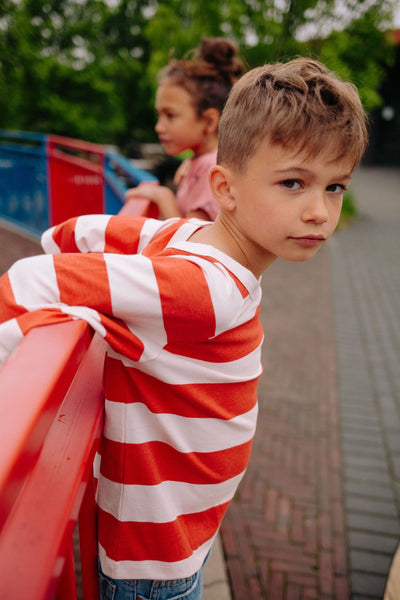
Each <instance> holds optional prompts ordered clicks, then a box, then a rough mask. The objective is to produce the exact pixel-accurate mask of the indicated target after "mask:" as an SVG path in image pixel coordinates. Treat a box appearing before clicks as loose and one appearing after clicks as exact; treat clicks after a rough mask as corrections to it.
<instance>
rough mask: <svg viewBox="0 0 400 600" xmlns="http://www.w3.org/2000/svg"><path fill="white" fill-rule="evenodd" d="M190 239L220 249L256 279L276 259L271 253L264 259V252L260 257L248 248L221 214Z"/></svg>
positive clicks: (252, 249) (254, 250) (255, 251)
mask: <svg viewBox="0 0 400 600" xmlns="http://www.w3.org/2000/svg"><path fill="white" fill-rule="evenodd" d="M190 241H191V242H194V243H199V244H208V245H210V246H213V247H214V248H216V249H217V250H221V252H224V254H227V255H228V256H230V257H231V258H233V259H234V260H236V262H238V263H239V264H241V265H243V267H246V269H248V270H249V271H251V272H252V273H253V275H254V276H255V277H256V278H257V279H258V278H259V277H261V275H262V274H263V272H264V271H265V270H266V269H267V268H268V267H269V266H270V265H271V264H272V263H273V262H275V260H276V256H274V255H272V254H271V255H270V257H268V259H266V257H265V253H263V256H262V257H261V255H258V253H257V250H256V249H255V248H249V246H248V245H247V244H246V243H245V241H244V240H243V239H242V238H241V236H240V235H239V234H238V232H236V231H235V230H234V228H233V227H231V224H230V221H229V220H224V219H223V218H221V214H220V215H218V217H217V219H216V220H215V221H214V223H212V224H211V225H208V226H205V227H202V228H201V229H198V230H197V231H196V232H195V233H194V234H193V235H192V236H191V237H190Z"/></svg>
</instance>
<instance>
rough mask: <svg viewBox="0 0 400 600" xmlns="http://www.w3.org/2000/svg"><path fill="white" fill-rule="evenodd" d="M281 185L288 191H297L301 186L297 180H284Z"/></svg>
mask: <svg viewBox="0 0 400 600" xmlns="http://www.w3.org/2000/svg"><path fill="white" fill-rule="evenodd" d="M281 185H282V186H283V187H285V188H287V189H288V190H298V189H299V188H300V186H301V184H300V181H298V180H297V179H285V181H282V183H281Z"/></svg>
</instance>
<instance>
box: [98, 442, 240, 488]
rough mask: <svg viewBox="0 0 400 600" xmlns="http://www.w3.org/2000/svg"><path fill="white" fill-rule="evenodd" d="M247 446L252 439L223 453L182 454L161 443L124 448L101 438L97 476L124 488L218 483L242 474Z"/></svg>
mask: <svg viewBox="0 0 400 600" xmlns="http://www.w3.org/2000/svg"><path fill="white" fill-rule="evenodd" d="M251 445H252V440H251V441H249V442H246V443H245V444H241V445H240V446H234V447H233V448H228V449H226V450H220V451H214V452H188V453H182V452H179V451H178V450H175V449H174V448H172V447H171V446H169V445H168V444H164V443H163V442H148V443H145V444H126V445H124V444H120V443H119V442H114V441H112V440H108V439H104V440H103V445H102V455H103V457H102V461H101V474H102V475H103V476H104V477H106V478H107V479H110V480H111V481H115V482H117V483H124V484H127V485H132V484H136V485H157V484H159V483H161V482H162V481H184V482H186V483H192V484H199V485H201V484H215V483H221V482H222V481H225V480H227V479H230V478H232V477H235V476H236V475H240V473H242V472H243V471H244V469H245V468H246V465H247V462H248V459H249V457H250V451H251ZM111 457H112V458H111ZM117 465H119V469H117V468H116V467H117Z"/></svg>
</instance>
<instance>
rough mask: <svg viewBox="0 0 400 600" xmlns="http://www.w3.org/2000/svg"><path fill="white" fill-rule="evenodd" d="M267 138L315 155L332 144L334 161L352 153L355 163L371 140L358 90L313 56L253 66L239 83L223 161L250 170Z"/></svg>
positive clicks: (222, 127)
mask: <svg viewBox="0 0 400 600" xmlns="http://www.w3.org/2000/svg"><path fill="white" fill-rule="evenodd" d="M262 141H267V142H269V143H272V144H279V145H281V146H283V147H288V148H293V149H294V150H297V151H299V152H302V151H304V152H305V153H306V154H307V155H308V156H310V157H311V156H312V157H314V156H317V155H318V154H319V153H320V152H321V151H322V150H323V149H325V148H327V147H328V146H330V144H331V143H332V146H334V148H335V150H336V149H337V151H335V152H334V154H333V155H332V160H339V159H341V158H347V157H348V158H349V160H351V161H352V163H353V166H354V167H355V166H356V165H357V164H358V163H359V161H360V160H361V158H362V155H363V154H364V152H365V148H366V145H367V141H368V133H367V127H366V114H365V111H364V109H363V106H362V104H361V100H360V97H359V95H358V92H357V88H356V87H355V86H354V85H353V84H352V83H349V82H345V81H342V80H341V79H340V78H339V77H338V76H337V75H336V74H335V73H333V72H332V71H330V70H329V69H327V67H325V66H324V65H323V64H322V63H320V62H318V61H317V60H314V59H311V58H296V59H294V60H291V61H289V62H287V63H275V64H267V65H264V66H262V67H257V68H255V69H252V70H251V71H249V72H248V73H246V74H245V75H243V76H242V77H241V78H240V79H239V81H238V82H237V83H236V84H235V85H234V87H233V88H232V91H231V93H230V95H229V98H228V101H227V103H226V105H225V108H224V111H223V113H222V117H221V120H220V123H219V140H218V144H219V145H218V163H219V164H226V165H227V166H229V167H231V168H233V169H235V170H236V171H238V172H244V171H245V169H246V165H247V161H248V159H249V158H250V157H251V156H252V155H253V154H254V153H255V152H256V151H257V149H258V147H259V145H260V143H261V142H262Z"/></svg>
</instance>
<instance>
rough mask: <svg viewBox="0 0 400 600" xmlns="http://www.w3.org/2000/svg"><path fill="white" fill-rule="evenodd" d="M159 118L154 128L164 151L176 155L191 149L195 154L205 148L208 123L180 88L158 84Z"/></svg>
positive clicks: (202, 151)
mask: <svg viewBox="0 0 400 600" xmlns="http://www.w3.org/2000/svg"><path fill="white" fill-rule="evenodd" d="M156 111H157V114H158V120H157V124H156V127H155V130H156V132H157V133H158V137H159V138H160V142H161V144H162V145H163V147H164V149H165V151H166V153H167V154H169V155H171V156H176V155H177V154H180V153H181V152H183V151H184V150H193V152H194V154H195V155H196V156H197V155H199V154H203V153H204V152H207V151H208V148H207V142H208V123H207V119H206V118H204V117H199V116H198V114H197V111H196V109H195V106H194V104H193V101H192V97H191V95H190V94H189V92H187V91H186V90H185V89H184V88H183V87H181V86H179V85H174V84H172V83H168V82H164V83H161V85H160V86H159V88H158V90H157V94H156Z"/></svg>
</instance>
